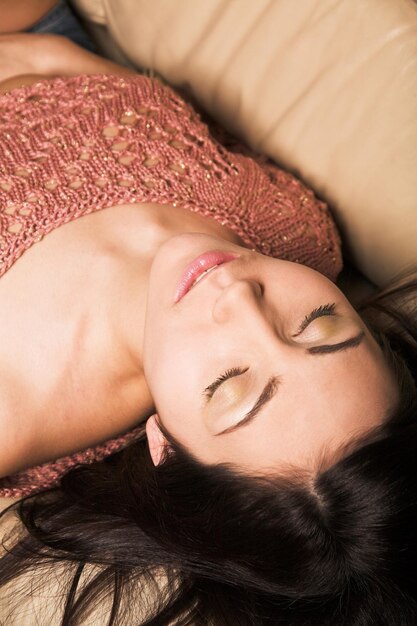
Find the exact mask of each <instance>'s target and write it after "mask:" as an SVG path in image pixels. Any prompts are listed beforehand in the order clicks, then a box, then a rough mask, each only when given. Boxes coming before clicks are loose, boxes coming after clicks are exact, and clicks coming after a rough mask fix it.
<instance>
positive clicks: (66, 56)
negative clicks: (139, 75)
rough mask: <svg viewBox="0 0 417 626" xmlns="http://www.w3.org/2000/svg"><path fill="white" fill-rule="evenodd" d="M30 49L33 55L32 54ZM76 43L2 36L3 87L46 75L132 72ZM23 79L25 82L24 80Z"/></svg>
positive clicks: (62, 39)
mask: <svg viewBox="0 0 417 626" xmlns="http://www.w3.org/2000/svg"><path fill="white" fill-rule="evenodd" d="M28 50H30V54H28ZM132 73H133V72H132V71H131V70H129V69H127V68H125V67H123V66H121V65H118V64H116V63H113V62H112V61H108V60H107V59H104V58H102V57H100V56H98V55H96V54H93V53H92V52H89V51H87V50H85V49H84V48H81V47H80V46H77V45H76V44H75V43H73V42H72V41H70V40H69V39H66V38H65V37H61V36H59V35H51V34H27V33H17V34H12V35H0V86H2V90H3V91H5V89H6V85H7V83H6V81H12V82H11V83H10V82H9V87H8V89H12V88H14V87H16V86H22V85H26V84H30V83H31V82H36V81H39V80H40V79H42V78H52V77H54V76H74V75H77V74H132ZM19 80H20V81H23V82H20V83H19Z"/></svg>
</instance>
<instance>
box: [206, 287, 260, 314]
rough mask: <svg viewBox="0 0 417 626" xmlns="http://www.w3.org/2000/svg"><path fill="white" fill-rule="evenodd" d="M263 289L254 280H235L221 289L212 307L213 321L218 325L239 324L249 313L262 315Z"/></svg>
mask: <svg viewBox="0 0 417 626" xmlns="http://www.w3.org/2000/svg"><path fill="white" fill-rule="evenodd" d="M262 308H263V288H262V286H261V285H260V283H258V282H257V281H256V280H252V279H245V280H235V281H233V282H232V283H231V284H230V285H227V287H224V289H222V291H221V293H220V295H219V297H218V298H217V300H216V301H215V303H214V306H213V319H214V321H215V322H217V323H218V324H224V323H227V322H229V321H230V322H236V323H239V320H240V319H241V318H242V316H245V317H246V319H247V315H248V313H249V309H250V310H252V311H253V312H254V313H255V314H257V315H258V316H259V315H262V314H263V311H262Z"/></svg>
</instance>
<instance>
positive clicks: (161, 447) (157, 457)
mask: <svg viewBox="0 0 417 626" xmlns="http://www.w3.org/2000/svg"><path fill="white" fill-rule="evenodd" d="M146 436H147V438H148V446H149V452H150V454H151V458H152V461H153V464H154V465H155V466H157V465H159V464H160V462H161V460H162V457H163V455H164V452H165V449H166V447H167V446H168V442H167V440H166V439H165V437H164V435H163V434H162V433H161V431H160V429H159V426H158V416H157V414H156V413H154V414H153V415H151V416H150V417H149V418H148V421H147V422H146Z"/></svg>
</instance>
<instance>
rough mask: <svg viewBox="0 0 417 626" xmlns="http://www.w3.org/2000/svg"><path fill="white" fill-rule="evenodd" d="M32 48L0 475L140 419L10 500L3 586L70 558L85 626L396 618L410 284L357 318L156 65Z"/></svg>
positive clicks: (410, 562) (401, 598) (323, 225)
mask: <svg viewBox="0 0 417 626" xmlns="http://www.w3.org/2000/svg"><path fill="white" fill-rule="evenodd" d="M24 41H25V40H22V39H21V40H20V42H19V41H18V40H14V41H13V42H12V44H11V45H14V46H15V49H14V52H15V53H14V54H13V58H14V59H16V61H15V62H16V64H19V63H21V64H23V66H24V63H25V61H24V54H23V51H22V48H19V43H22V42H24ZM26 41H27V40H26ZM31 42H32V45H33V46H34V52H35V53H36V52H39V54H38V57H37V58H38V59H39V61H37V62H36V64H35V67H34V68H31V71H30V72H22V71H21V67H22V65H20V71H19V72H18V74H20V76H18V77H17V78H15V77H13V76H11V75H8V76H3V78H4V79H5V80H4V82H3V89H4V90H5V91H7V93H6V94H5V95H4V97H3V99H2V101H1V111H2V116H3V122H2V123H3V124H4V125H5V127H6V126H7V132H5V133H4V141H3V178H2V181H1V188H2V190H3V193H4V194H5V198H4V205H3V206H5V207H6V208H5V210H4V212H3V214H2V225H3V230H2V243H3V250H6V252H5V253H4V255H3V268H2V272H3V276H2V281H1V283H0V299H1V302H2V312H1V316H2V318H1V321H2V323H1V325H0V327H1V328H2V337H1V339H2V340H1V342H0V343H1V346H2V348H1V350H2V351H1V358H2V363H3V364H7V368H6V367H5V365H3V368H2V369H3V380H4V381H6V382H7V385H6V384H4V385H3V389H2V398H1V402H2V415H3V416H4V417H3V426H2V433H4V439H3V442H2V461H1V462H2V467H1V474H2V475H3V476H5V475H7V474H10V473H12V472H15V471H18V470H20V469H24V468H25V467H27V466H31V465H35V464H36V463H42V462H45V461H49V460H51V459H54V458H57V457H59V456H63V455H65V454H68V453H71V452H75V451H76V450H79V449H81V448H83V447H85V446H87V445H92V444H94V443H97V442H99V441H103V440H104V439H106V438H108V437H110V436H114V435H116V434H118V433H120V432H123V431H125V430H127V429H128V428H131V427H132V426H134V425H136V424H138V423H142V422H143V421H144V419H146V418H148V419H147V420H146V438H145V437H144V436H142V437H139V438H138V440H137V442H136V443H134V444H133V445H131V446H130V447H127V448H125V449H124V450H122V451H119V452H118V453H117V454H115V455H113V456H112V457H109V458H107V459H106V460H105V461H104V462H102V463H94V464H91V465H83V466H81V467H79V468H78V469H74V470H73V471H72V472H70V473H68V474H67V475H66V476H65V477H64V478H63V479H62V483H61V486H59V487H58V488H57V489H50V490H49V491H44V492H42V493H39V494H38V495H36V496H33V497H29V498H28V499H27V500H23V501H22V503H21V504H20V505H19V507H18V510H19V516H20V518H21V520H22V521H23V523H24V525H25V526H26V528H27V530H28V531H29V534H28V535H27V536H23V537H22V538H21V539H20V541H18V542H17V543H16V544H15V546H14V547H13V548H12V547H10V548H8V549H9V550H10V552H6V554H5V555H4V556H3V559H2V560H1V561H0V564H1V574H0V581H1V582H2V584H6V583H7V582H9V581H10V580H14V579H18V576H19V574H20V573H22V572H24V571H25V570H27V569H28V567H29V568H30V567H31V566H32V565H34V566H35V568H38V567H40V566H41V565H42V564H47V563H51V562H55V561H56V562H59V561H61V562H68V561H69V562H71V563H73V564H75V565H76V567H75V569H71V568H69V569H70V571H71V572H72V573H73V577H72V582H71V584H70V585H69V587H68V591H67V596H66V604H65V607H64V610H63V616H62V623H63V624H75V623H84V621H83V620H84V619H85V617H86V614H87V612H88V610H89V608H90V605H91V604H94V599H95V601H97V599H98V598H99V597H100V593H103V594H105V593H106V592H111V591H114V602H113V606H112V608H111V610H110V611H109V614H108V615H107V616H106V618H105V620H106V621H105V622H103V623H107V620H108V623H124V622H123V621H121V620H123V619H126V620H127V621H126V623H143V624H145V623H146V624H169V623H176V624H191V623H192V624H216V625H217V624H288V623H291V624H320V625H322V624H335V623H337V624H343V623H345V624H349V625H350V624H371V623H375V622H377V623H384V622H383V621H382V620H383V619H385V620H386V622H385V623H386V624H393V623H398V624H412V623H415V619H416V616H417V608H416V607H417V603H416V599H417V592H416V588H415V580H416V576H415V574H416V572H415V569H413V568H414V563H415V556H416V555H415V547H414V545H415V542H414V541H413V539H412V537H413V534H412V532H413V530H412V529H413V524H414V522H415V514H416V511H415V505H414V504H413V503H414V501H415V498H414V499H413V493H414V492H413V489H414V486H413V483H412V480H411V477H412V471H413V469H415V468H414V463H415V460H414V459H415V458H416V457H415V453H414V440H415V434H414V430H415V425H414V417H415V410H416V403H417V400H416V389H415V367H416V363H415V343H414V344H413V342H415V340H416V335H417V333H416V327H415V320H414V316H413V313H412V312H411V313H407V311H404V312H403V313H400V312H398V311H397V309H396V308H392V310H391V313H390V308H389V306H388V302H389V300H390V299H392V298H396V299H397V300H398V301H400V300H401V297H403V298H404V297H405V295H409V294H413V289H414V285H413V284H412V283H410V285H409V286H403V287H401V288H397V289H394V290H392V291H391V292H388V293H387V294H385V295H383V296H381V297H380V298H379V299H377V305H376V310H378V307H380V308H382V309H383V311H384V312H385V315H386V316H387V320H388V321H390V320H391V319H392V320H393V321H394V322H396V325H397V326H396V327H395V326H393V327H392V328H391V329H390V328H389V327H387V328H386V330H385V334H381V331H382V327H383V324H382V322H381V321H378V320H376V321H374V322H372V321H371V323H370V324H369V325H366V324H365V322H364V321H363V319H362V318H361V317H360V316H359V315H358V313H356V311H355V310H354V309H353V307H352V306H351V305H350V304H349V302H348V301H347V300H346V298H345V297H344V296H343V295H342V293H341V292H340V291H339V290H338V289H337V287H336V286H335V285H334V283H332V282H331V280H329V279H328V278H326V277H325V276H324V274H327V275H328V276H330V277H331V278H333V279H334V278H335V277H336V275H337V272H338V270H339V269H340V249H339V247H338V243H339V242H338V237H337V233H336V232H335V230H334V225H333V223H332V221H331V218H330V216H329V214H328V213H327V211H326V209H325V207H324V205H323V204H322V203H320V202H318V201H317V200H316V199H315V198H314V197H313V196H312V194H311V193H310V192H308V191H307V190H306V189H305V188H304V187H303V186H301V184H300V183H298V182H297V181H296V180H295V179H293V178H292V177H290V176H289V175H288V174H285V173H284V172H281V171H280V170H278V169H277V168H275V167H273V166H271V165H269V164H268V163H266V162H265V161H263V160H262V159H258V163H255V161H252V160H251V159H249V158H247V157H244V156H242V155H240V154H239V153H237V152H236V153H235V152H230V151H227V150H226V149H225V148H224V147H222V146H221V145H219V144H217V143H216V142H215V141H214V140H213V139H211V138H210V136H209V134H208V132H207V129H206V127H205V126H204V125H203V124H201V122H200V121H199V119H198V117H197V116H196V114H195V113H194V112H193V111H192V109H191V108H190V107H188V105H186V104H185V103H184V102H183V101H182V100H181V99H180V98H178V96H176V95H175V94H173V92H171V91H170V90H168V89H166V88H164V87H162V86H160V85H159V84H158V83H155V82H152V81H149V80H148V79H146V78H143V77H129V76H128V75H127V73H126V71H125V70H122V72H123V73H124V74H125V76H122V77H111V76H97V75H95V74H96V73H101V72H108V71H110V72H113V73H115V72H118V70H117V69H116V67H115V66H114V65H113V64H111V65H108V66H107V65H106V62H104V61H103V60H96V57H94V55H90V54H89V53H87V52H84V51H80V50H78V49H76V48H75V47H73V46H72V44H69V43H68V42H62V41H59V40H56V39H54V38H50V39H49V41H48V43H49V50H48V55H47V56H46V57H45V56H43V53H42V52H41V48H42V46H41V43H42V41H41V40H40V39H37V38H35V39H31ZM38 42H39V48H36V45H37V43H38ZM6 43H7V42H6ZM9 43H10V40H9ZM19 49H20V56H19ZM16 52H17V54H16ZM10 56H12V55H10ZM51 59H52V60H51ZM48 63H49V65H48ZM51 63H52V65H51ZM45 67H48V70H47V71H46V74H47V75H49V76H51V75H64V76H66V75H67V76H68V75H72V74H78V73H81V74H83V75H82V76H75V77H74V78H65V79H60V78H58V79H54V80H52V81H41V82H39V75H40V74H42V71H40V70H44V69H45ZM33 74H35V77H34V78H33ZM86 74H93V76H91V77H89V76H86ZM22 75H23V78H22ZM22 82H23V83H24V84H26V85H27V87H25V88H23V89H19V88H18V87H19V85H20V84H22ZM33 82H34V84H32V83H33ZM10 89H12V90H11V91H10ZM32 207H35V208H32ZM98 209H106V210H105V211H104V210H101V211H100V210H98ZM81 217H82V219H76V218H81ZM57 226H60V228H57ZM139 234H140V236H139ZM23 252H24V254H23ZM262 252H265V253H266V254H267V255H268V256H265V255H264V254H262ZM286 259H287V260H286ZM294 261H297V262H296V263H295V262H294ZM308 265H310V266H312V267H314V268H316V269H312V268H311V267H308ZM86 268H88V271H86ZM317 269H319V270H320V271H321V272H322V273H319V272H317V271H316V270H317ZM75 294H76V297H74V296H75ZM401 294H403V295H401ZM369 310H372V307H369ZM385 326H388V325H387V324H385ZM397 327H400V328H402V329H403V331H404V333H406V334H401V332H399V331H398V328H397ZM155 410H156V411H157V413H155ZM16 415H18V416H19V420H16V419H11V417H10V416H16ZM149 416H150V417H149ZM68 463H69V464H68V465H67V468H68V467H69V466H70V463H71V459H69V461H68ZM381 469H383V472H382V475H381ZM49 484H50V485H52V483H51V482H50V483H49ZM32 486H33V485H32ZM43 486H45V485H43ZM29 487H30V488H31V486H29ZM37 487H38V488H39V484H38V486H37ZM35 488H36V485H35ZM4 493H6V492H4ZM21 493H24V491H21ZM15 539H16V538H15ZM87 564H91V565H93V566H97V568H96V569H95V570H94V569H93V572H92V573H91V571H90V570H89V571H88V575H87V576H85V577H84V576H83V571H84V570H85V569H86V565H87ZM161 574H162V578H163V584H162V588H161V589H160V590H159V592H158V593H157V594H156V595H155V601H154V602H153V601H152V599H150V598H149V587H148V586H147V587H146V589H145V587H144V583H146V584H147V585H148V584H150V583H152V582H153V583H154V584H155V586H156V585H157V584H158V582H159V583H160V580H161ZM133 583H134V584H133ZM129 594H130V595H129ZM129 598H131V599H132V600H133V601H134V602H132V603H131V604H132V608H131V610H132V611H133V613H129V612H126V611H128V609H129V608H130V607H129V606H126V602H127V603H128V604H129ZM135 611H136V613H135ZM138 611H139V613H140V615H139V614H138ZM382 613H383V617H381V615H382ZM133 614H135V617H132V615H133ZM117 620H119V621H117ZM133 620H135V621H134V622H133Z"/></svg>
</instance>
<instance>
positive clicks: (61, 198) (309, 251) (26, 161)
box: [0, 75, 341, 497]
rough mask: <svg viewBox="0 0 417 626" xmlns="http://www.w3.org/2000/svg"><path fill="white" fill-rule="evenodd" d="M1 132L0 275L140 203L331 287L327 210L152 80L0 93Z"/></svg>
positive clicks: (8, 484) (53, 474)
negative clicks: (52, 237)
mask: <svg viewBox="0 0 417 626" xmlns="http://www.w3.org/2000/svg"><path fill="white" fill-rule="evenodd" d="M0 124H1V129H2V130H1V139H0V276H2V275H3V274H4V273H5V272H6V271H7V270H8V269H9V268H10V267H11V266H12V265H13V263H15V262H16V260H17V259H18V258H19V257H20V256H21V255H22V254H23V253H24V251H25V250H27V249H28V248H29V247H30V246H32V245H33V244H34V243H36V242H38V241H40V240H41V239H42V238H43V237H44V236H45V235H47V233H49V232H51V231H52V230H53V229H55V228H57V227H58V226H60V225H62V224H65V223H66V222H69V221H71V220H74V219H76V218H78V217H81V216H83V215H87V214H88V213H92V212H94V211H98V210H100V209H104V208H106V207H110V206H114V205H118V204H127V203H139V202H147V203H159V204H170V205H173V206H179V207H183V208H188V209H190V210H191V211H195V212H198V213H200V214H202V215H205V216H209V217H212V218H214V219H215V220H217V221H219V222H220V223H221V224H223V225H226V226H228V227H229V228H231V229H232V230H233V231H235V232H236V233H237V234H238V235H239V236H240V237H241V238H242V240H243V241H244V242H245V243H246V244H247V245H248V246H250V247H251V248H254V249H256V250H257V251H259V252H262V253H263V254H267V255H270V256H275V257H279V258H284V259H288V260H291V261H297V262H300V263H304V264H306V265H309V266H311V267H313V268H315V269H317V270H319V271H320V272H322V273H323V274H326V275H327V276H328V277H329V278H331V279H333V280H334V279H335V278H336V276H337V274H338V273H339V271H340V269H341V251H340V239H339V235H338V233H337V230H336V227H335V224H334V222H333V220H332V218H331V216H330V213H329V211H328V209H327V207H326V206H325V204H324V203H323V202H321V201H319V200H318V199H317V198H316V197H315V196H314V194H313V193H312V191H310V190H309V189H307V188H306V187H305V186H304V185H303V184H302V183H301V182H300V181H299V180H297V179H296V178H295V177H294V176H292V175H291V174H289V173H287V172H284V171H283V170H281V169H279V168H278V167H276V166H275V165H273V164H272V163H270V162H268V161H267V159H265V158H264V157H260V156H259V155H258V156H254V155H251V156H252V157H253V158H250V157H248V156H246V155H248V154H249V152H248V151H247V150H245V149H244V148H243V147H240V151H237V147H236V144H235V145H233V147H232V150H231V149H229V150H228V149H226V147H225V146H224V145H222V144H221V143H219V142H218V141H217V140H216V139H214V138H213V136H212V135H211V134H210V132H209V129H208V127H207V125H206V124H204V123H203V122H202V121H201V119H200V117H199V115H198V114H197V113H196V112H195V111H194V109H193V108H192V107H191V106H190V105H189V104H187V103H186V102H185V101H184V100H183V99H182V98H180V97H179V96H178V95H177V94H176V93H175V92H174V91H172V90H171V89H170V88H169V87H166V86H164V85H162V84H161V83H160V82H159V81H156V80H151V79H149V78H146V77H144V76H133V75H132V76H131V77H126V76H124V77H120V76H109V75H100V76H77V77H71V78H65V79H61V78H57V79H52V80H43V81H41V82H39V83H37V84H35V85H32V86H30V87H23V88H19V89H15V90H13V91H11V92H9V93H7V94H4V95H1V96H0ZM223 138H224V137H223ZM229 148H230V146H229ZM242 151H243V152H245V154H242V153H241V152H242ZM138 237H140V233H138ZM142 432H143V427H142V426H138V427H137V428H136V429H135V430H132V431H131V432H130V433H127V434H125V435H123V436H121V437H118V438H116V439H113V440H111V441H108V442H104V443H103V444H102V445H101V446H96V447H95V448H91V449H89V450H85V451H83V452H80V453H77V454H73V455H70V456H67V457H65V458H62V459H58V460H57V461H56V462H53V463H46V464H44V465H42V466H39V467H36V468H32V469H30V470H26V471H23V472H20V473H19V474H16V475H14V476H10V477H7V478H3V479H2V480H1V481H0V497H16V496H23V495H26V494H29V493H32V492H35V491H39V490H42V489H45V488H48V487H49V486H52V485H54V484H56V483H57V482H58V481H59V478H60V477H61V476H62V475H63V473H65V472H66V471H68V470H69V469H70V468H71V467H74V466H75V465H77V464H79V463H85V462H92V461H95V460H100V459H102V458H104V457H105V456H107V455H108V454H111V453H113V452H115V451H117V450H119V449H121V448H122V447H124V446H126V445H128V444H129V443H130V442H131V441H133V440H135V439H136V438H137V437H138V436H140V435H141V434H142Z"/></svg>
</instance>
